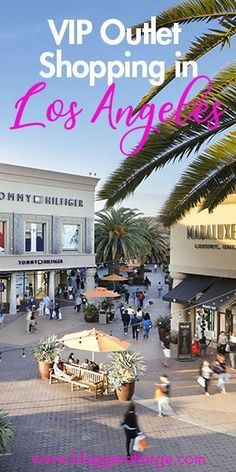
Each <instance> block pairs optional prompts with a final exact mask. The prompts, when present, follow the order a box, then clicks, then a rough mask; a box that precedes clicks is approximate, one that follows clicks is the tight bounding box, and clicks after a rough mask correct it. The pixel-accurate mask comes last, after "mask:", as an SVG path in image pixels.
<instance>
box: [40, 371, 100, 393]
mask: <svg viewBox="0 0 236 472" xmlns="http://www.w3.org/2000/svg"><path fill="white" fill-rule="evenodd" d="M63 370H64V372H65V373H67V374H69V375H71V376H75V377H74V378H73V379H72V380H71V379H66V378H64V377H61V376H60V375H56V374H54V372H53V370H52V371H51V372H50V379H49V382H50V384H53V383H54V382H66V383H69V384H70V385H71V391H72V392H73V391H74V390H79V389H80V388H84V389H87V390H89V391H90V392H93V393H94V396H95V398H97V397H98V396H99V395H103V393H104V390H105V386H104V374H102V373H99V372H93V371H91V370H87V369H84V368H82V367H80V366H79V365H74V364H70V363H66V362H64V363H63Z"/></svg>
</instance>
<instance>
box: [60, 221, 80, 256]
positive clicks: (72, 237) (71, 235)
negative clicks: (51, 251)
mask: <svg viewBox="0 0 236 472" xmlns="http://www.w3.org/2000/svg"><path fill="white" fill-rule="evenodd" d="M80 249H81V235H80V226H79V225H62V250H63V251H79V250H80Z"/></svg>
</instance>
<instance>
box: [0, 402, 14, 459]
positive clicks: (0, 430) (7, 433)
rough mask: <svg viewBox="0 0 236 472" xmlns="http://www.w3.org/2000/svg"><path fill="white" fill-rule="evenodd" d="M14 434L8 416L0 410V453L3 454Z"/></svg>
mask: <svg viewBox="0 0 236 472" xmlns="http://www.w3.org/2000/svg"><path fill="white" fill-rule="evenodd" d="M13 436H14V432H13V426H12V423H11V421H10V420H9V418H8V414H7V413H6V412H5V411H3V410H0V454H5V453H6V452H7V450H8V446H9V443H10V441H11V439H12V438H13Z"/></svg>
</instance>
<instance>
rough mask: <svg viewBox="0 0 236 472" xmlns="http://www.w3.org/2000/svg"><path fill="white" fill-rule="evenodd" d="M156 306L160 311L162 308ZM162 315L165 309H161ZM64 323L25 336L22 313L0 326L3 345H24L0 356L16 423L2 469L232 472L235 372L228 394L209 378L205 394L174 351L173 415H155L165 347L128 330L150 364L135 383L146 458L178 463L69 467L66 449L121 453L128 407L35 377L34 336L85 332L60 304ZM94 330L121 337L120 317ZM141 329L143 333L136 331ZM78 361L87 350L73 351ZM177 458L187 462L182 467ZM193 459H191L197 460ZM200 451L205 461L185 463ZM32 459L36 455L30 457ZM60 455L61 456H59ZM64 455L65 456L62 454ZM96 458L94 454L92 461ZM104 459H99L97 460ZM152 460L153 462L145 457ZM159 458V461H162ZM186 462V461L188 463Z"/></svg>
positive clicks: (190, 366) (195, 365) (194, 370)
mask: <svg viewBox="0 0 236 472" xmlns="http://www.w3.org/2000/svg"><path fill="white" fill-rule="evenodd" d="M159 303H160V301H157V300H155V303H154V306H152V307H151V310H152V316H153V318H155V314H156V312H159V310H160V309H162V306H163V305H159ZM160 306H161V308H160ZM165 310H166V312H167V311H168V306H167V304H166V306H165ZM63 311H64V319H63V320H62V321H61V322H56V321H48V320H40V322H39V332H38V333H35V334H32V335H27V333H25V332H24V329H25V321H24V317H23V315H20V316H19V317H18V318H17V319H16V320H15V321H13V322H11V323H10V324H8V325H6V326H5V327H3V328H2V329H1V330H0V349H1V351H3V350H10V349H13V348H15V347H17V346H21V347H22V346H28V349H27V356H26V358H25V359H23V358H22V355H21V354H22V351H21V350H19V351H9V352H8V353H3V354H2V362H1V364H0V398H1V408H3V409H4V410H6V411H8V412H9V415H10V417H11V419H12V422H13V423H14V428H15V433H16V435H15V438H14V440H13V441H12V444H11V447H10V451H9V454H7V455H5V456H3V457H0V471H1V472H23V471H24V472H34V471H36V472H37V471H40V470H44V471H46V472H54V471H66V472H67V471H68V472H72V471H75V470H78V471H82V472H83V471H84V472H87V471H90V470H114V471H117V472H126V471H128V470H137V471H141V470H143V468H144V467H145V470H158V469H160V468H161V470H166V471H168V472H169V471H170V472H175V471H177V472H180V471H182V470H183V468H186V469H190V470H193V471H199V472H203V471H204V472H213V471H214V472H215V471H216V472H217V471H222V470H223V471H226V472H232V471H233V470H236V466H235V445H236V439H235V437H236V401H235V398H236V377H235V374H234V373H233V374H232V379H231V381H230V384H229V385H228V386H227V390H228V393H227V395H220V394H218V393H217V390H216V386H215V383H214V382H213V383H212V386H211V392H212V395H211V396H210V397H205V396H204V395H203V394H202V390H201V388H200V387H199V386H198V384H197V382H196V378H197V376H198V369H199V364H200V361H199V360H195V361H192V362H189V363H180V362H178V361H176V360H175V352H174V351H173V357H172V359H171V364H170V367H169V369H168V374H169V376H170V378H171V381H172V403H173V407H174V408H175V410H176V412H177V416H176V419H173V418H159V417H158V416H156V414H155V409H156V405H155V403H154V402H153V392H154V388H155V382H156V380H157V379H158V376H159V375H160V374H161V373H162V372H163V371H164V370H163V366H162V363H161V362H162V352H161V349H160V344H159V340H158V334H157V330H156V329H153V330H152V332H151V334H150V337H149V339H145V340H143V339H142V336H140V339H139V340H138V341H133V340H131V338H130V333H129V335H128V340H129V341H130V344H131V348H132V349H135V350H137V351H139V352H140V353H141V354H142V355H143V356H144V357H145V360H146V363H147V366H148V369H147V372H146V374H145V376H144V377H142V378H140V381H139V382H137V383H136V395H135V401H136V405H137V413H138V418H139V423H140V427H141V430H142V431H143V432H144V433H145V435H146V436H147V438H148V442H149V448H148V449H147V450H146V451H145V453H144V457H146V459H144V458H143V460H148V459H147V456H160V455H161V456H172V457H173V461H174V462H175V464H173V465H165V466H163V467H161V464H159V466H157V465H156V466H155V467H154V466H153V465H148V464H147V465H142V464H135V465H134V464H119V465H113V466H112V467H111V468H105V469H104V468H102V467H101V464H100V466H97V468H95V467H92V466H89V465H88V464H83V465H81V464H79V465H78V464H77V465H76V464H72V463H71V457H72V456H71V451H75V453H76V454H77V455H79V454H80V453H81V451H82V450H84V451H85V453H86V454H91V455H93V456H94V455H100V456H104V455H109V456H112V455H114V456H117V455H120V456H121V455H122V456H124V455H125V438H124V431H123V429H122V428H121V427H120V426H119V421H120V419H121V418H122V416H123V414H124V411H125V409H126V407H127V405H126V404H124V403H122V402H118V401H117V400H116V399H115V398H114V397H113V396H111V397H104V398H102V399H99V400H94V398H93V396H90V395H89V394H88V393H87V392H84V391H81V392H73V393H71V392H70V388H69V385H68V384H59V385H58V384H55V385H49V383H48V382H47V381H42V380H39V378H38V372H37V367H36V364H35V362H34V360H33V359H32V357H31V355H30V346H31V344H33V343H34V342H35V341H36V340H37V339H38V338H39V337H41V336H46V335H49V334H54V333H58V334H59V335H62V334H63V333H64V332H68V331H76V330H82V329H85V328H86V329H88V327H92V326H93V325H89V326H88V324H87V323H85V322H84V321H83V316H82V315H81V314H79V315H77V314H76V313H75V312H74V311H73V309H72V308H71V307H69V308H65V309H63ZM99 328H101V329H103V330H106V331H107V332H110V331H111V330H112V333H113V334H114V335H117V336H121V337H123V330H122V325H121V322H120V321H119V320H117V321H115V322H114V323H113V324H109V325H105V326H99ZM140 334H141V333H140ZM76 355H77V356H78V357H79V358H80V359H84V358H85V357H88V356H89V353H86V352H85V351H84V352H79V351H78V352H77V353H76ZM96 359H97V360H98V361H99V362H100V360H103V361H104V360H105V359H106V356H104V355H102V354H96ZM42 455H44V456H55V457H54V460H56V456H66V457H67V458H66V459H64V460H65V461H67V464H64V465H63V464H59V463H53V464H52V463H51V464H34V463H33V461H32V456H42ZM179 456H186V457H182V458H181V459H179V460H182V461H186V463H185V464H184V465H179V464H178V459H177V457H179ZM194 456H196V458H194ZM198 456H205V457H206V463H205V464H203V465H197V464H195V465H194V464H192V465H191V464H190V462H194V461H198V459H197V457H198ZM35 460H36V459H35ZM57 460H59V459H57ZM61 460H62V459H61ZM97 460H98V459H97ZM99 460H101V458H100V459H99ZM149 460H150V459H149ZM160 460H161V459H159V461H160ZM187 462H188V464H187Z"/></svg>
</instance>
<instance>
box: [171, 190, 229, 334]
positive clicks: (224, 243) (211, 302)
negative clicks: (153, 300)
mask: <svg viewBox="0 0 236 472" xmlns="http://www.w3.org/2000/svg"><path fill="white" fill-rule="evenodd" d="M170 248H171V249H170V272H171V276H172V278H173V288H172V290H170V291H169V293H167V294H166V296H164V297H163V298H164V300H167V301H169V302H171V316H172V329H173V330H178V324H179V323H180V322H183V321H187V322H190V321H191V324H192V334H197V335H200V333H201V323H202V322H204V323H205V327H206V331H205V334H206V336H207V337H208V338H211V339H214V340H216V339H217V337H218V335H219V333H220V331H221V330H224V331H226V332H227V333H231V332H232V331H233V330H235V331H236V194H234V195H232V196H230V197H229V198H227V199H226V200H225V202H224V203H223V204H221V205H219V206H218V207H217V208H216V209H215V210H214V212H213V213H210V214H209V213H208V211H206V210H204V211H200V212H199V208H195V209H193V210H191V212H190V213H188V214H187V216H186V217H185V218H184V219H182V220H181V221H180V222H179V223H178V224H176V225H174V226H173V228H172V229H171V243H170Z"/></svg>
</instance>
